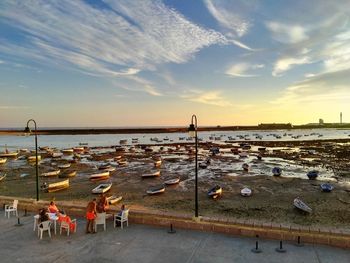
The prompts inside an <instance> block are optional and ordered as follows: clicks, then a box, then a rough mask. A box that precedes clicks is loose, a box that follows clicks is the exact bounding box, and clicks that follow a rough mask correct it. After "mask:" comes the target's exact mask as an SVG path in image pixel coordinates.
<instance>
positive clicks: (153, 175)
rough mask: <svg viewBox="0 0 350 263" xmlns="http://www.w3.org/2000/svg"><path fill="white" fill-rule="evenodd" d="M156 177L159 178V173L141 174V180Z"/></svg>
mask: <svg viewBox="0 0 350 263" xmlns="http://www.w3.org/2000/svg"><path fill="white" fill-rule="evenodd" d="M157 176H160V171H156V172H154V173H148V174H143V175H142V178H148V177H157Z"/></svg>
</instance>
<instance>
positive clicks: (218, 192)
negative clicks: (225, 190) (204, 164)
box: [208, 185, 222, 199]
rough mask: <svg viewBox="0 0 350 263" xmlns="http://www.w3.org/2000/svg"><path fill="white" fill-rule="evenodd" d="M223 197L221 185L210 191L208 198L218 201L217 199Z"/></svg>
mask: <svg viewBox="0 0 350 263" xmlns="http://www.w3.org/2000/svg"><path fill="white" fill-rule="evenodd" d="M221 195H222V187H221V186H219V185H216V186H214V187H213V188H211V189H209V191H208V196H209V197H211V198H213V199H216V198H217V197H219V196H221Z"/></svg>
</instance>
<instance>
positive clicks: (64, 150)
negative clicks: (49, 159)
mask: <svg viewBox="0 0 350 263" xmlns="http://www.w3.org/2000/svg"><path fill="white" fill-rule="evenodd" d="M61 152H63V153H64V154H73V152H74V150H73V149H72V148H69V149H63V150H62V151H61Z"/></svg>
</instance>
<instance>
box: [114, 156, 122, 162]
mask: <svg viewBox="0 0 350 263" xmlns="http://www.w3.org/2000/svg"><path fill="white" fill-rule="evenodd" d="M121 158H122V156H121V155H117V156H116V157H114V161H118V160H120V159H121Z"/></svg>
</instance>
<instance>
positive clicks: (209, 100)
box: [180, 90, 231, 107]
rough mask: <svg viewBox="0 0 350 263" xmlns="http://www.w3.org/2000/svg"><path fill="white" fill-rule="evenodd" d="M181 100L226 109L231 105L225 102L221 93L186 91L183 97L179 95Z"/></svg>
mask: <svg viewBox="0 0 350 263" xmlns="http://www.w3.org/2000/svg"><path fill="white" fill-rule="evenodd" d="M180 97H181V98H183V99H186V100H189V101H194V102H199V103H203V104H208V105H214V106H220V107H227V106H231V103H230V102H229V101H228V100H226V99H225V98H224V97H223V96H222V95H221V91H205V92H204V91H200V90H189V91H186V92H185V93H184V94H183V95H180Z"/></svg>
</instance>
